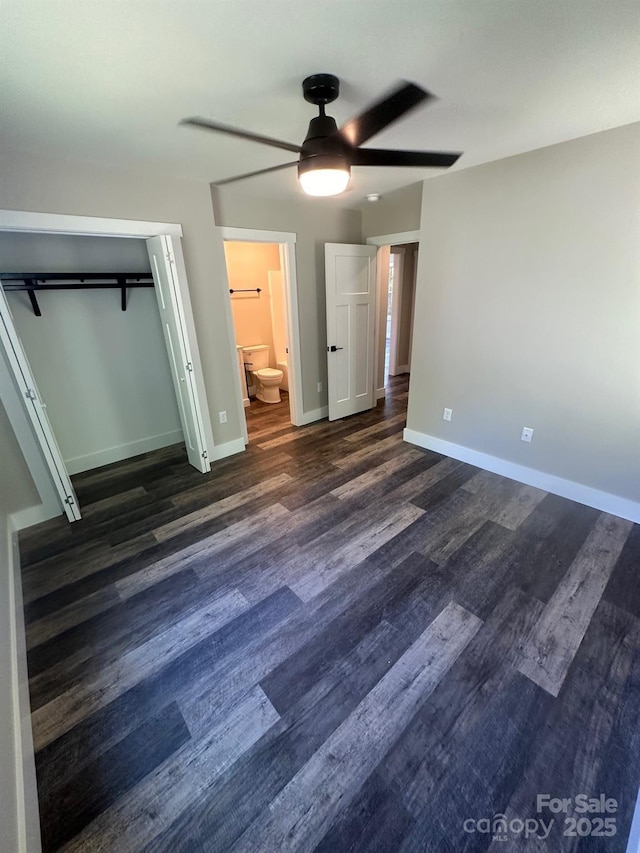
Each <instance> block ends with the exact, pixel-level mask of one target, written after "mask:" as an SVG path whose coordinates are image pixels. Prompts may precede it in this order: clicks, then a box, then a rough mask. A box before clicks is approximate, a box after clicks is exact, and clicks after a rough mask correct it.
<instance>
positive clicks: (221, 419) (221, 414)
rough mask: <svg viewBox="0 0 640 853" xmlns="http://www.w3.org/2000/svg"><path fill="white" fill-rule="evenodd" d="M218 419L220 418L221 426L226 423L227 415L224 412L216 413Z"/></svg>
mask: <svg viewBox="0 0 640 853" xmlns="http://www.w3.org/2000/svg"><path fill="white" fill-rule="evenodd" d="M218 417H219V418H220V423H221V424H226V422H227V413H226V412H218Z"/></svg>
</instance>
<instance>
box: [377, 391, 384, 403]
mask: <svg viewBox="0 0 640 853" xmlns="http://www.w3.org/2000/svg"><path fill="white" fill-rule="evenodd" d="M384 396H385V389H384V388H377V389H376V403H377V402H378V400H382V399H383V398H384Z"/></svg>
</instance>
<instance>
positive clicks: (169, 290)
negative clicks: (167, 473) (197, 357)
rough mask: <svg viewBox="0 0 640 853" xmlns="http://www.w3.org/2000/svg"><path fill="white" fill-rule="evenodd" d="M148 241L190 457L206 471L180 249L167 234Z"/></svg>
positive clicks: (208, 467)
mask: <svg viewBox="0 0 640 853" xmlns="http://www.w3.org/2000/svg"><path fill="white" fill-rule="evenodd" d="M146 243H147V251H148V253H149V261H150V263H151V272H152V274H153V280H154V283H155V287H154V290H155V292H156V297H157V299H158V307H159V309H160V319H161V322H162V332H163V335H164V340H165V344H166V347H167V354H168V356H169V367H170V369H171V378H172V379H173V385H174V388H175V392H176V399H177V402H178V412H179V414H180V422H181V424H182V431H183V434H184V442H185V445H186V448H187V458H188V459H189V462H190V464H191V465H193V467H194V468H197V470H198V471H201V472H202V473H205V472H206V471H210V470H211V463H210V458H209V457H210V454H209V451H208V447H207V435H206V432H205V422H204V419H203V416H202V411H201V408H200V398H201V396H202V393H203V392H202V389H199V388H198V387H197V383H196V375H195V371H196V368H198V369H199V364H194V358H193V357H192V354H191V348H190V346H189V340H188V337H187V333H186V327H185V320H186V317H185V306H184V304H183V299H184V297H183V295H182V293H181V290H180V286H179V272H180V271H179V269H178V268H177V263H176V260H177V258H176V254H177V251H176V249H175V248H174V245H173V243H172V238H171V237H170V236H167V235H161V236H158V237H151V238H150V239H148V240H147V241H146ZM203 402H204V401H203Z"/></svg>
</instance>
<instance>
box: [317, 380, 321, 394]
mask: <svg viewBox="0 0 640 853" xmlns="http://www.w3.org/2000/svg"><path fill="white" fill-rule="evenodd" d="M321 392H322V382H318V394H320V393H321Z"/></svg>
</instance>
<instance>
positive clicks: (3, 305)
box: [0, 286, 81, 521]
mask: <svg viewBox="0 0 640 853" xmlns="http://www.w3.org/2000/svg"><path fill="white" fill-rule="evenodd" d="M0 340H1V341H2V346H3V348H4V351H5V354H6V357H7V363H8V365H9V367H10V369H11V372H12V373H13V376H14V379H15V382H16V385H17V387H18V391H19V392H20V396H21V397H22V399H23V402H24V405H25V409H26V412H27V415H28V416H29V420H30V421H31V424H32V426H33V432H34V436H35V439H36V441H37V443H38V446H39V447H40V450H41V452H42V455H43V457H44V459H45V462H46V464H47V467H48V468H49V471H50V472H51V479H52V481H53V485H54V488H55V490H56V493H57V494H58V497H59V498H60V503H61V505H62V508H63V509H64V512H65V514H66V516H67V518H68V519H69V521H78V520H79V519H80V518H81V515H80V507H79V506H78V498H77V497H76V493H75V491H74V488H73V485H72V484H71V479H70V477H69V474H68V472H67V468H66V466H65V463H64V459H63V458H62V453H61V452H60V448H59V447H58V442H57V441H56V437H55V435H54V433H53V429H52V427H51V423H50V421H49V417H48V415H47V412H46V404H45V403H44V401H43V400H42V398H41V397H40V393H39V391H38V387H37V385H36V381H35V378H34V376H33V373H32V371H31V367H30V366H29V362H28V360H27V356H26V353H25V351H24V348H23V346H22V342H21V340H20V338H19V336H18V333H17V331H16V328H15V325H14V322H13V317H12V316H11V311H10V310H9V305H8V303H7V299H6V296H5V294H4V290H3V289H2V287H1V286H0Z"/></svg>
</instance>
